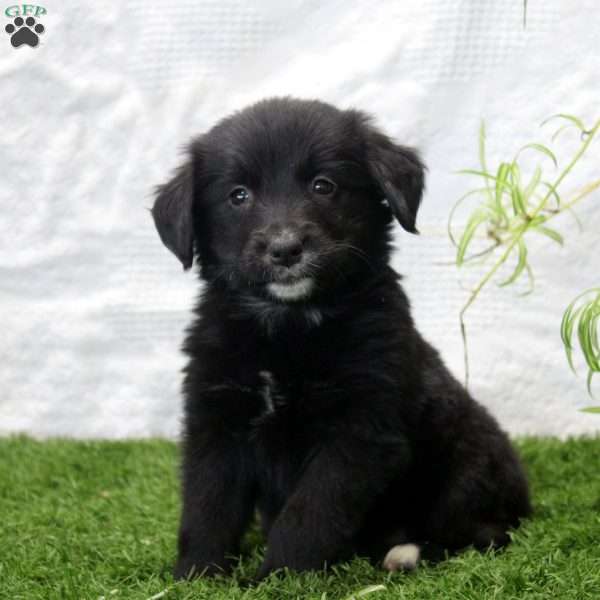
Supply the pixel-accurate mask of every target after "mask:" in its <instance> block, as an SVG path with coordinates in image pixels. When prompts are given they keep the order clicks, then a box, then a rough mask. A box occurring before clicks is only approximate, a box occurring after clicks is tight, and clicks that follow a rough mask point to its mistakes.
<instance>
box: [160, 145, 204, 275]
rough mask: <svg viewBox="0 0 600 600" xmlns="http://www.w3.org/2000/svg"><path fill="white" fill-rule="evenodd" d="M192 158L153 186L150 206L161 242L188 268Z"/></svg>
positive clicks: (191, 230) (190, 260)
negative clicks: (168, 178)
mask: <svg viewBox="0 0 600 600" xmlns="http://www.w3.org/2000/svg"><path fill="white" fill-rule="evenodd" d="M193 204H194V159H193V154H192V148H190V158H189V159H188V161H187V162H186V163H184V164H183V165H181V166H180V167H179V168H178V169H177V171H176V172H175V176H174V177H173V178H172V179H171V180H170V181H168V182H167V183H164V184H163V185H159V186H158V187H157V188H156V200H155V202H154V206H153V207H152V217H153V218H154V224H155V225H156V229H157V230H158V234H159V235H160V239H161V240H162V242H163V244H164V245H165V246H166V247H167V248H168V249H169V250H171V252H173V254H175V256H176V257H177V258H178V259H179V260H180V261H181V263H182V264H183V268H184V269H189V268H190V267H191V266H192V263H193V261H194V226H193V217H192V210H193Z"/></svg>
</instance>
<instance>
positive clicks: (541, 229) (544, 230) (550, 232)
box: [532, 225, 565, 246]
mask: <svg viewBox="0 0 600 600" xmlns="http://www.w3.org/2000/svg"><path fill="white" fill-rule="evenodd" d="M532 231H537V232H538V233H541V234H542V235H545V236H546V237H549V238H550V239H552V240H554V241H555V242H556V243H557V244H560V245H561V246H562V245H563V244H564V242H565V240H564V238H563V236H562V235H560V233H558V231H556V230H555V229H550V227H545V226H543V225H536V226H535V227H533V228H532Z"/></svg>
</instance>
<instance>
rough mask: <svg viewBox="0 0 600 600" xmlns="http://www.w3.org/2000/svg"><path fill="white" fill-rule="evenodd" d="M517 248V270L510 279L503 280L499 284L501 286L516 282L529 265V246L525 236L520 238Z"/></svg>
mask: <svg viewBox="0 0 600 600" xmlns="http://www.w3.org/2000/svg"><path fill="white" fill-rule="evenodd" d="M517 250H518V258H517V266H516V267H515V270H514V271H513V272H512V275H511V276H510V277H509V278H508V279H505V280H504V281H503V282H501V283H500V284H498V285H500V287H505V286H507V285H510V284H511V283H514V282H515V281H516V280H517V279H518V278H519V276H520V275H521V273H523V271H524V270H525V268H526V267H527V246H526V245H525V242H524V241H523V238H519V242H518V243H517Z"/></svg>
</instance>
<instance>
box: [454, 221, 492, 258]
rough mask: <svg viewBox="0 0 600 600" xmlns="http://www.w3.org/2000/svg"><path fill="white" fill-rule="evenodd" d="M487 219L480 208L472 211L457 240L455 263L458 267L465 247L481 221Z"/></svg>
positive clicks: (463, 255)
mask: <svg viewBox="0 0 600 600" xmlns="http://www.w3.org/2000/svg"><path fill="white" fill-rule="evenodd" d="M485 221H487V214H486V213H485V212H483V211H481V210H478V211H476V212H474V213H473V214H472V215H471V218H470V219H469V220H468V221H467V224H466V226H465V230H464V231H463V234H462V237H461V238H460V241H459V242H458V249H457V252H456V264H457V265H458V266H459V267H460V266H461V265H462V264H463V262H464V260H465V253H466V252H467V248H468V246H469V244H470V242H471V240H472V239H473V236H474V235H475V232H476V231H477V229H478V228H479V226H480V225H481V224H482V223H485Z"/></svg>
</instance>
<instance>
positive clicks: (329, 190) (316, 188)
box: [312, 177, 337, 196]
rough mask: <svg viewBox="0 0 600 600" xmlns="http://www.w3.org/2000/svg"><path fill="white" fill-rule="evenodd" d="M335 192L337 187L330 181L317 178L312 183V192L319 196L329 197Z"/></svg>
mask: <svg viewBox="0 0 600 600" xmlns="http://www.w3.org/2000/svg"><path fill="white" fill-rule="evenodd" d="M335 190H337V185H335V183H333V181H331V179H326V178H325V177H317V178H316V179H315V180H314V181H313V182H312V191H313V193H315V194H319V196H331V195H332V194H333V193H334V192H335Z"/></svg>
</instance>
